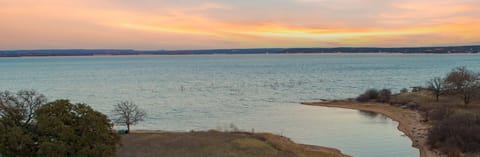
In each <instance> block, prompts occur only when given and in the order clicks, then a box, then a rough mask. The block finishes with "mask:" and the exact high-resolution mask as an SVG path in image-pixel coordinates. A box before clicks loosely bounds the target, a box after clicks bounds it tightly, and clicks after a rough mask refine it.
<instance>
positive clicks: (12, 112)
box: [0, 90, 47, 125]
mask: <svg viewBox="0 0 480 157" xmlns="http://www.w3.org/2000/svg"><path fill="white" fill-rule="evenodd" d="M46 103H47V98H46V97H45V96H44V95H43V94H40V93H38V92H37V91H35V90H20V91H18V92H17V93H16V94H12V93H10V92H9V91H4V92H0V117H6V116H11V117H15V119H17V120H18V122H19V123H23V124H25V125H29V124H31V122H32V119H33V118H34V116H35V111H36V110H37V109H39V108H40V107H41V106H42V105H45V104H46Z"/></svg>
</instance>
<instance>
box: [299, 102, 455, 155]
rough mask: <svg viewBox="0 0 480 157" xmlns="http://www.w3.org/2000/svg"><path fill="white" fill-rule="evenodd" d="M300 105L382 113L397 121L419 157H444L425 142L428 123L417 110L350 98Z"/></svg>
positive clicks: (428, 127) (398, 127)
mask: <svg viewBox="0 0 480 157" xmlns="http://www.w3.org/2000/svg"><path fill="white" fill-rule="evenodd" d="M301 104H302V105H308V106H322V107H334V108H344V109H352V110H363V111H370V112H375V113H379V114H383V115H385V116H387V117H389V118H391V119H393V120H394V121H397V122H398V126H397V129H398V130H400V131H401V132H403V133H404V134H405V135H406V136H408V137H409V138H410V140H411V141H412V146H413V147H415V148H417V149H419V154H420V157H446V156H445V155H443V154H442V153H440V152H439V151H437V150H432V149H430V147H429V146H428V144H427V137H428V130H429V129H430V127H431V126H430V125H428V124H426V123H424V122H422V120H423V117H422V115H420V114H419V113H418V112H416V111H413V110H408V109H402V108H398V107H395V106H390V105H388V104H381V103H373V102H372V103H358V102H355V101H350V100H331V101H330V100H327V101H322V102H302V103H301Z"/></svg>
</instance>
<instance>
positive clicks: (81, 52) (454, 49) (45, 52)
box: [0, 45, 480, 57]
mask: <svg viewBox="0 0 480 157" xmlns="http://www.w3.org/2000/svg"><path fill="white" fill-rule="evenodd" d="M337 53H342V54H361V53H375V54H478V53H480V45H473V46H444V47H398V48H381V47H337V48H252V49H205V50H132V49H38V50H0V57H42V56H118V55H122V56H123V55H220V54H221V55H231V54H337Z"/></svg>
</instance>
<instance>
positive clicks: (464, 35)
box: [0, 0, 480, 50]
mask: <svg viewBox="0 0 480 157" xmlns="http://www.w3.org/2000/svg"><path fill="white" fill-rule="evenodd" d="M0 21H1V22H0V49H50V48H60V49H64V48H85V49H106V48H116V49H140V50H152V49H210V48H260V47H261V48H270V47H340V46H379V47H403V46H438V45H442V46H443V45H474V44H480V0H135V1H134V0H0Z"/></svg>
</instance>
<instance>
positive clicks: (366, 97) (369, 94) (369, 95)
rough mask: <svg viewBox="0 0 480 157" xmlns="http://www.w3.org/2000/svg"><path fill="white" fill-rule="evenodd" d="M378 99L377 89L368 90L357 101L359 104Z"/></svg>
mask: <svg viewBox="0 0 480 157" xmlns="http://www.w3.org/2000/svg"><path fill="white" fill-rule="evenodd" d="M377 98H378V90H377V89H373V88H372V89H368V90H366V91H365V92H364V93H363V94H360V95H359V96H358V97H357V98H356V100H357V101H359V102H367V101H370V100H372V99H377Z"/></svg>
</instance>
